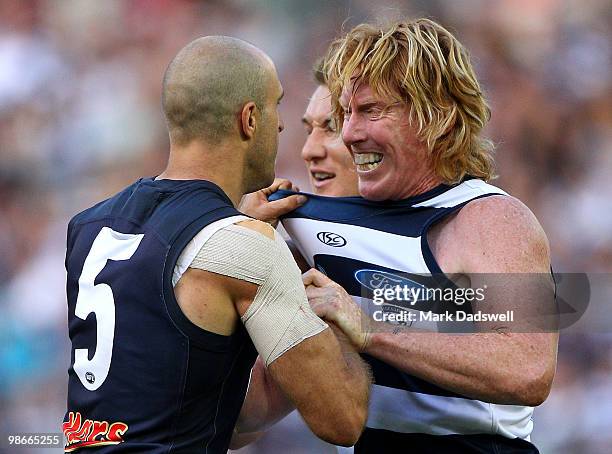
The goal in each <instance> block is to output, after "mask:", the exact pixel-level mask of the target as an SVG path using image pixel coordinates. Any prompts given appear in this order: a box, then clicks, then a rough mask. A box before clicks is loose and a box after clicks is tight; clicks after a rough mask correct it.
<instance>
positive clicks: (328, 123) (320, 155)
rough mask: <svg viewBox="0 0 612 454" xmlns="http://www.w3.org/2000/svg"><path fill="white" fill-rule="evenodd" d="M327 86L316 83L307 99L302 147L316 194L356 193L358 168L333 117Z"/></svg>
mask: <svg viewBox="0 0 612 454" xmlns="http://www.w3.org/2000/svg"><path fill="white" fill-rule="evenodd" d="M331 113H332V106H331V95H330V93H329V89H328V88H327V87H325V86H324V85H319V87H317V89H316V90H315V92H314V93H313V95H312V97H311V98H310V102H309V103H308V107H307V108H306V112H305V113H304V116H303V117H302V123H303V124H304V127H305V128H306V133H307V134H308V137H307V138H306V142H305V143H304V147H303V148H302V159H304V161H305V162H306V167H307V168H308V176H309V178H310V184H311V186H312V188H313V191H314V193H315V194H321V195H328V196H334V197H342V196H352V195H358V194H359V191H358V190H357V172H356V170H355V165H354V164H353V158H352V157H351V154H350V152H349V151H348V149H347V148H346V146H344V143H343V142H342V138H341V137H340V134H339V132H338V130H337V128H336V127H335V125H334V123H333V120H332V115H331Z"/></svg>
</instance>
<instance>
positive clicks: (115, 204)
mask: <svg viewBox="0 0 612 454" xmlns="http://www.w3.org/2000/svg"><path fill="white" fill-rule="evenodd" d="M240 219H245V217H244V216H242V215H241V213H239V212H238V211H237V210H236V209H235V208H234V207H233V206H232V203H231V201H230V200H229V199H228V197H227V196H226V195H225V194H224V193H223V191H222V190H221V189H220V188H219V187H218V186H216V185H214V184H213V183H210V182H208V181H202V180H186V181H175V180H159V181H155V180H153V179H143V180H139V181H138V182H136V183H134V184H133V185H131V186H129V187H128V188H126V189H125V190H123V191H122V192H120V193H119V194H117V195H115V196H114V197H112V198H110V199H108V200H106V201H103V202H101V203H99V204H97V205H95V206H94V207H92V208H89V209H87V210H85V211H83V212H82V213H80V214H78V215H77V216H75V217H74V218H73V219H72V220H71V221H70V224H69V226H68V245H67V253H66V269H67V272H68V277H67V295H68V323H69V333H70V339H71V341H72V362H71V364H72V365H71V367H70V369H69V371H68V375H69V384H68V411H67V413H66V416H65V419H64V424H63V429H64V434H65V435H66V438H67V445H66V448H65V450H66V451H67V452H71V451H75V450H78V451H79V452H80V451H81V450H80V448H96V449H93V450H90V449H87V450H85V451H92V452H134V453H136V452H138V453H185V452H189V453H196V452H201V453H208V454H214V453H223V454H225V453H226V451H227V448H228V445H229V440H230V437H231V434H232V430H233V428H234V425H235V423H236V419H237V417H238V413H239V411H240V408H241V406H242V403H243V400H244V396H245V393H246V388H247V385H248V381H249V373H250V369H251V367H252V365H253V363H254V361H255V358H256V351H255V349H254V347H253V344H252V342H251V340H250V339H249V337H248V335H247V333H246V331H245V329H244V327H243V325H239V327H238V329H237V330H236V332H235V333H234V334H232V335H231V336H223V335H219V334H215V333H211V332H208V331H205V330H202V329H200V328H199V327H197V326H196V325H194V324H192V323H191V322H190V321H189V320H188V319H187V318H186V317H185V315H184V314H183V313H182V311H181V309H180V307H179V306H178V303H177V301H176V299H175V297H174V291H173V285H172V277H173V271H174V268H175V264H176V262H177V259H178V257H179V256H180V254H181V252H182V251H183V249H184V248H185V246H186V245H187V244H188V243H189V242H190V241H191V240H192V238H193V237H194V236H195V235H196V234H197V233H198V232H200V231H201V230H202V229H203V228H204V227H206V226H209V225H210V224H212V223H216V224H215V225H217V226H219V228H220V227H222V226H224V225H228V224H230V223H232V222H236V221H237V220H240ZM222 220H225V221H226V222H224V221H222ZM210 233H211V234H212V233H214V232H210Z"/></svg>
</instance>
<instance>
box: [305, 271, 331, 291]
mask: <svg viewBox="0 0 612 454" xmlns="http://www.w3.org/2000/svg"><path fill="white" fill-rule="evenodd" d="M302 282H303V283H304V286H306V287H308V286H309V285H314V286H315V287H325V286H327V285H330V284H333V283H334V281H332V280H331V279H330V278H328V277H327V276H326V275H325V274H323V273H321V272H320V271H318V270H315V269H314V268H311V269H309V270H308V271H306V272H305V273H304V274H303V275H302Z"/></svg>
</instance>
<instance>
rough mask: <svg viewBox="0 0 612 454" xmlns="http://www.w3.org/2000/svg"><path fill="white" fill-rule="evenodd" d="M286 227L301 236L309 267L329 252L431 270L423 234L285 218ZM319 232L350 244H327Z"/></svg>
mask: <svg viewBox="0 0 612 454" xmlns="http://www.w3.org/2000/svg"><path fill="white" fill-rule="evenodd" d="M283 226H284V227H285V229H286V230H287V232H288V233H289V235H290V236H291V237H293V238H298V239H299V241H296V244H297V246H298V249H299V250H300V252H301V253H302V255H303V256H304V257H305V258H306V260H307V261H308V264H309V265H310V266H313V265H314V262H313V257H314V256H315V255H317V254H328V255H338V256H342V257H346V258H350V259H355V260H361V261H363V262H369V263H372V264H374V265H379V266H384V267H387V268H392V269H396V270H398V271H406V272H414V271H412V270H414V269H421V270H423V271H420V272H421V273H429V270H428V269H427V265H426V264H425V260H424V259H423V255H422V254H421V237H416V238H413V237H409V236H402V235H394V234H393V233H387V232H381V231H380V230H374V229H370V228H367V227H359V226H355V225H348V224H339V223H336V222H325V221H318V220H315V219H304V218H288V219H285V220H283ZM320 232H331V233H335V234H337V235H340V236H342V237H343V238H344V239H345V240H346V241H347V244H346V246H343V247H333V246H329V245H327V244H324V243H323V242H322V241H320V240H318V239H317V233H320ZM339 249H342V250H341V251H340V250H339Z"/></svg>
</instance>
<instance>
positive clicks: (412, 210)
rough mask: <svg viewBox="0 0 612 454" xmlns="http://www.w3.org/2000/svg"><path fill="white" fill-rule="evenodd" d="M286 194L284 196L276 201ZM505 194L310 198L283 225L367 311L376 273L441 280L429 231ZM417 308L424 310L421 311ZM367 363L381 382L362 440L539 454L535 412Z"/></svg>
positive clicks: (458, 191)
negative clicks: (473, 442)
mask: <svg viewBox="0 0 612 454" xmlns="http://www.w3.org/2000/svg"><path fill="white" fill-rule="evenodd" d="M287 194H288V192H287V191H279V192H278V193H275V194H274V195H273V196H274V198H281V197H284V196H286V195H287ZM499 194H503V195H507V194H506V193H505V192H504V191H502V190H501V189H499V188H497V187H495V186H492V185H490V184H487V183H485V182H484V181H482V180H478V179H469V180H465V181H463V182H462V183H460V184H458V185H455V186H448V185H440V186H438V187H436V188H434V189H432V190H431V191H428V192H426V193H424V194H421V195H418V196H416V197H411V198H409V199H404V200H401V201H387V202H371V201H368V200H365V199H363V198H361V197H337V198H336V197H323V196H316V195H310V194H306V195H307V196H308V201H307V202H306V203H305V204H304V205H303V206H302V207H300V208H298V209H297V210H295V211H293V212H291V213H289V214H288V215H287V216H285V217H283V218H282V224H283V226H284V228H285V229H286V230H287V232H288V233H289V235H290V236H291V238H292V239H293V241H294V242H295V243H296V246H297V247H298V249H299V250H300V252H301V253H302V255H303V256H304V258H305V259H306V260H307V261H308V263H309V264H310V265H311V266H313V267H315V268H317V269H319V270H320V271H322V272H324V273H325V274H326V275H327V276H329V277H330V278H331V279H333V280H334V281H336V282H338V283H339V284H340V285H342V286H343V287H344V288H345V289H346V290H347V292H348V293H349V294H351V295H352V296H353V298H354V299H355V300H356V301H358V302H360V303H361V302H362V301H361V300H362V290H363V286H364V280H367V279H368V278H372V276H374V273H378V274H377V276H378V279H380V278H381V276H383V277H385V276H386V277H388V278H390V279H392V280H393V279H394V278H395V279H397V280H396V282H400V281H401V280H402V277H401V275H405V274H404V273H409V274H413V273H414V274H415V275H419V274H421V275H422V274H430V275H435V274H437V275H438V278H439V277H440V276H442V271H441V269H440V267H439V266H438V264H437V263H436V260H435V258H434V257H433V254H432V252H431V250H430V248H429V245H428V243H427V231H428V229H429V227H430V226H431V225H433V224H434V223H435V222H437V221H440V220H441V219H442V218H444V217H445V216H448V215H449V214H451V213H453V212H456V211H457V210H459V209H460V208H461V207H463V206H464V205H465V204H467V203H468V202H470V201H471V200H474V199H477V198H480V197H487V196H491V195H499ZM394 273H397V274H399V275H400V276H398V275H397V274H394ZM362 307H363V304H362ZM415 308H416V309H417V310H418V309H419V308H418V305H417V306H415ZM428 310H429V309H428ZM439 328H440V327H436V326H434V327H433V329H434V330H438V331H439V330H440V329H439ZM364 358H365V359H366V360H367V361H368V362H369V364H370V365H371V367H372V370H373V372H374V378H375V384H374V385H373V387H372V392H371V401H370V408H369V416H368V421H367V424H366V431H365V432H364V435H367V434H368V431H377V430H380V431H385V433H387V434H388V432H393V433H395V434H394V435H398V434H414V435H416V434H428V437H430V436H432V435H433V436H436V435H438V436H445V435H448V436H453V437H457V436H458V437H461V436H464V435H475V434H478V436H481V435H494V436H497V437H499V436H501V437H504V439H505V440H507V441H508V442H510V441H511V440H516V441H517V443H519V444H520V446H528V447H529V448H528V451H512V452H529V449H531V448H533V446H532V445H531V444H530V443H526V442H527V441H529V436H530V434H531V431H532V428H533V422H532V413H533V408H532V407H524V406H515V405H498V404H492V403H488V402H482V401H479V400H475V399H471V398H468V397H465V396H462V395H459V394H456V393H454V392H452V391H449V390H446V389H443V388H440V387H438V386H436V385H434V384H432V383H429V382H427V381H424V380H422V379H419V378H417V377H414V376H412V375H409V374H406V373H404V372H401V371H400V370H398V369H396V368H394V367H391V366H390V365H388V364H385V363H384V362H382V361H380V360H378V359H376V358H373V357H370V356H368V355H364ZM387 436H388V435H387ZM434 438H436V437H434ZM504 443H505V442H504ZM487 446H488V445H487ZM520 446H518V448H519V449H520ZM358 447H359V444H358V445H357V448H358ZM533 449H535V448H533ZM361 452H366V451H361ZM437 452H453V451H452V450H451V451H443V450H440V451H437ZM462 452H463V451H462ZM498 452H505V451H504V450H503V449H502V450H499V451H498Z"/></svg>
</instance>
